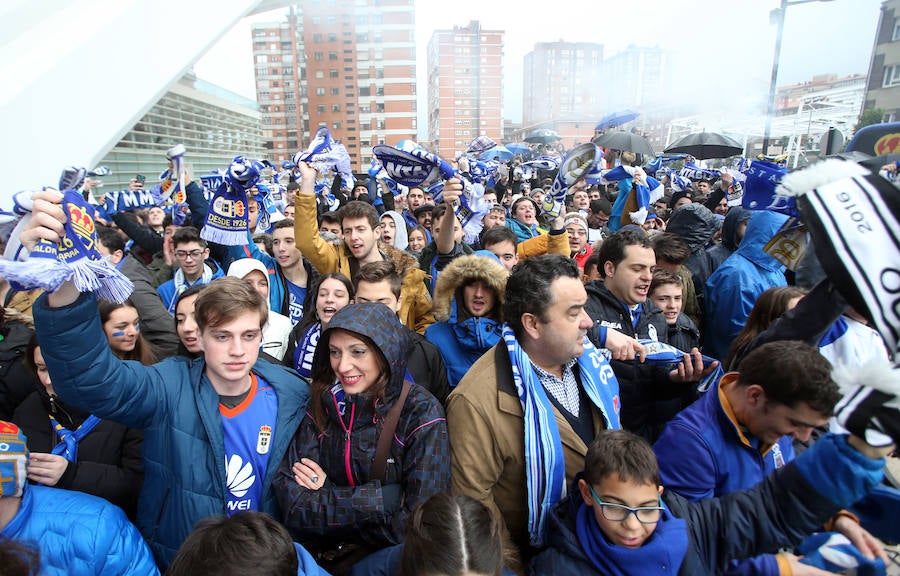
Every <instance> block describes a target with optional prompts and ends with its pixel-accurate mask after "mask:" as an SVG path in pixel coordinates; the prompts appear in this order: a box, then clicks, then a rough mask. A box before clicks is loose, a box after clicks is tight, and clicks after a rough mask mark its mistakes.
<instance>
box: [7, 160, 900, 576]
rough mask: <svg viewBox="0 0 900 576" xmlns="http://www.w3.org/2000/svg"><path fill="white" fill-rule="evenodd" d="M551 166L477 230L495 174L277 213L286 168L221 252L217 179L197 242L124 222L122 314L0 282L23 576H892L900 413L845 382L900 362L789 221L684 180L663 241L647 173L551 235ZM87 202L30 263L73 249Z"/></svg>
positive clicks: (580, 201) (196, 190)
mask: <svg viewBox="0 0 900 576" xmlns="http://www.w3.org/2000/svg"><path fill="white" fill-rule="evenodd" d="M540 152H541V153H544V154H549V155H551V156H552V155H554V154H556V152H555V151H553V150H541V151H540ZM617 156H618V159H617V160H615V161H616V162H620V163H622V164H632V165H637V164H638V163H637V158H636V157H635V156H634V155H633V154H631V153H628V152H625V153H622V154H615V153H613V154H608V157H607V161H608V162H609V163H610V164H612V163H613V162H614V159H615V158H616V157H617ZM524 160H525V159H523V158H522V157H521V156H515V157H513V158H512V159H511V160H509V161H507V162H503V163H501V164H502V165H503V169H502V170H497V172H496V177H495V178H494V179H493V180H492V181H491V182H490V186H487V187H484V188H482V189H481V190H480V191H479V194H480V197H481V198H482V199H483V200H484V201H485V203H486V208H485V210H484V211H483V213H481V214H480V215H479V220H480V224H481V225H480V227H478V228H479V229H478V232H477V234H471V233H470V231H469V230H467V229H466V227H465V226H464V225H463V224H462V223H461V222H460V219H459V218H458V210H457V207H458V205H459V199H460V197H461V196H462V195H463V194H464V193H465V180H467V179H468V178H469V177H470V172H469V170H470V169H473V167H472V166H470V163H469V162H467V161H466V160H465V158H464V157H463V158H460V159H458V161H457V162H456V163H454V168H456V169H457V170H458V177H457V178H452V179H450V180H448V181H446V182H445V183H444V185H443V189H442V190H441V195H440V197H439V199H438V200H439V201H438V202H437V203H435V201H434V198H433V196H432V193H433V192H432V191H430V190H429V189H428V188H419V187H411V188H408V189H404V190H403V191H399V190H394V189H391V188H390V187H389V186H388V185H387V183H385V182H383V181H381V180H379V179H378V178H374V177H373V178H370V179H369V180H367V181H366V182H363V183H357V184H356V185H355V186H346V187H344V188H343V189H342V187H341V179H340V177H339V176H338V175H337V174H336V173H335V174H330V173H322V172H317V171H316V169H315V168H314V167H313V166H311V165H310V164H307V163H305V162H299V163H298V164H297V165H296V167H294V168H293V173H292V175H291V178H290V182H289V183H288V184H287V186H286V189H285V190H284V192H283V194H282V195H281V196H280V197H279V198H278V200H279V201H278V202H276V203H275V205H276V208H277V212H275V213H273V214H271V215H269V216H268V217H266V218H260V214H261V213H265V212H266V209H267V203H268V199H266V200H265V201H264V198H263V196H264V195H269V194H270V189H271V190H277V189H278V188H279V183H278V181H277V180H278V177H277V175H274V176H273V178H274V179H275V181H274V182H273V181H272V180H271V179H270V181H269V182H268V184H267V185H266V184H260V185H259V187H258V188H257V187H254V188H252V189H250V190H249V193H248V196H247V199H246V201H247V213H248V215H249V222H248V228H247V231H246V234H247V240H246V242H245V243H244V244H243V245H237V246H225V245H221V244H216V243H214V242H208V241H207V240H205V239H204V238H203V235H202V234H201V230H202V227H203V226H204V218H205V216H206V211H207V209H208V204H209V200H208V198H207V195H206V194H205V193H204V188H203V186H202V185H201V184H200V183H199V182H197V181H194V182H191V183H190V185H187V186H185V192H186V194H187V197H188V199H187V205H188V206H190V214H188V215H187V217H186V218H183V219H182V218H179V221H183V223H182V225H176V224H174V223H173V214H172V213H171V212H170V213H168V214H167V213H166V211H165V210H163V209H162V208H163V207H157V206H154V207H151V208H149V209H137V210H133V211H118V212H116V213H114V214H110V215H108V217H106V215H105V214H103V213H100V215H99V216H98V217H97V223H96V230H97V238H98V245H97V249H98V251H99V252H100V253H101V255H102V256H103V257H104V259H105V260H106V261H107V262H108V263H109V264H110V265H111V266H114V267H116V268H118V269H119V270H120V271H121V272H123V273H124V274H125V275H126V276H127V277H128V278H129V279H130V280H131V281H132V282H133V284H134V285H135V289H134V292H133V294H132V296H131V298H130V299H128V300H127V301H126V302H124V303H123V304H111V303H109V302H106V301H103V300H98V299H97V298H96V297H95V296H94V295H93V294H90V293H84V292H79V291H78V290H77V289H76V288H75V287H74V286H73V285H72V284H71V283H69V282H67V283H65V284H63V285H62V287H60V288H59V289H57V290H56V291H54V292H49V293H45V294H41V295H39V294H40V292H41V291H39V290H37V291H35V290H30V291H29V290H20V289H18V287H16V286H13V285H11V284H10V283H9V282H7V281H6V280H5V279H2V278H0V296H2V297H3V303H4V308H3V315H2V317H0V333H2V340H0V359H2V364H0V466H2V465H3V462H5V461H6V460H8V461H9V462H11V463H12V468H4V467H0V481H2V488H0V538H2V542H0V549H2V552H0V557H2V558H0V574H5V573H10V574H13V573H16V574H18V573H21V574H28V573H35V574H36V573H42V574H43V573H60V574H113V573H116V574H155V573H158V572H160V571H161V572H164V573H168V574H179V575H180V574H251V573H252V574H355V575H363V574H403V575H412V574H446V575H462V574H485V575H486V574H501V573H516V574H526V573H533V574H661V573H677V574H722V573H732V574H797V575H801V574H822V573H828V572H823V570H826V569H829V568H830V569H834V566H833V565H829V564H828V563H827V561H826V560H822V559H821V557H820V556H817V553H816V552H815V551H812V550H811V551H807V552H804V553H803V554H804V556H803V557H802V558H801V556H800V555H799V554H800V552H799V551H797V554H798V555H794V554H792V553H790V552H787V551H784V549H786V548H788V547H792V546H797V545H799V544H800V542H801V540H803V538H804V537H806V536H808V535H810V534H812V533H814V532H834V533H836V534H838V535H840V536H839V537H841V538H845V539H846V540H843V541H842V542H846V543H847V546H848V547H850V548H853V549H855V550H856V554H855V558H856V561H857V562H858V563H859V564H860V565H870V564H871V565H878V564H879V563H881V564H880V565H881V567H882V569H883V566H884V562H886V561H888V558H887V555H886V553H885V551H884V548H883V546H882V544H881V542H880V541H879V540H878V539H877V538H876V537H875V536H873V535H872V534H871V533H870V532H869V530H867V529H866V526H865V523H863V524H861V523H860V518H859V517H857V516H856V515H854V513H853V512H852V510H853V506H854V505H855V504H856V503H858V502H859V501H861V500H863V499H864V498H866V497H867V495H868V494H869V493H870V492H871V491H872V490H873V489H875V488H876V486H877V485H879V484H880V482H881V480H882V469H883V468H884V466H885V460H884V458H885V456H887V455H888V454H890V453H891V451H892V445H891V444H890V443H884V442H881V443H878V442H872V441H871V437H870V436H868V435H867V431H870V430H871V429H872V427H873V426H874V427H875V428H877V429H878V430H880V431H881V432H885V433H886V434H887V435H888V436H892V434H895V433H896V423H894V424H889V423H888V422H896V420H897V416H896V413H895V412H891V413H885V412H879V413H878V417H877V418H876V417H871V416H872V410H875V408H874V407H872V406H869V405H867V406H868V408H861V407H860V406H861V405H853V406H852V407H850V408H846V407H845V408H844V410H845V411H847V413H848V414H851V416H852V417H850V416H847V414H842V413H841V410H842V408H841V406H843V405H842V404H841V400H842V393H841V392H839V390H838V385H837V384H836V382H835V380H836V379H837V378H836V377H834V376H833V374H832V366H833V365H834V366H836V365H843V366H849V367H851V369H860V368H861V367H863V366H865V365H867V363H869V362H871V361H876V360H880V361H882V362H885V363H886V362H887V360H888V359H889V357H890V354H891V351H890V350H889V349H888V347H886V345H885V343H884V342H883V341H882V339H881V337H880V336H879V333H878V332H877V331H876V330H875V329H873V327H871V326H870V325H869V321H868V319H867V315H866V314H865V313H864V311H860V310H856V309H854V308H853V307H851V306H849V305H848V304H847V302H846V300H845V299H844V297H843V296H842V293H841V290H840V289H839V287H837V286H836V285H835V284H834V283H832V281H831V279H830V278H829V277H828V276H827V275H825V274H824V273H823V272H822V271H821V270H817V269H816V266H815V261H814V259H812V257H811V258H810V259H808V260H807V261H805V262H804V269H803V271H802V272H797V273H796V274H795V273H794V271H790V270H786V268H785V266H784V265H783V263H782V262H781V261H779V260H778V259H776V258H775V257H773V256H772V255H771V254H770V253H769V251H768V250H767V245H768V244H769V242H770V240H772V238H773V237H774V236H775V235H776V233H778V231H779V230H780V229H781V228H782V226H783V225H784V223H785V222H786V221H787V216H784V215H782V214H778V213H776V212H773V211H767V210H748V209H746V208H744V207H742V206H740V205H739V204H740V202H738V203H737V205H735V203H734V202H729V201H728V199H729V198H731V197H733V196H734V194H733V192H734V188H735V180H734V177H733V175H731V174H730V173H728V172H727V171H726V172H723V173H722V174H721V176H720V177H719V178H711V179H709V180H698V181H694V182H692V183H690V185H689V186H684V185H683V184H677V183H675V182H673V181H671V180H670V179H669V178H663V179H662V186H663V187H664V188H665V193H664V195H663V196H662V198H660V199H658V200H656V201H655V202H654V203H653V204H652V206H651V207H650V211H649V213H648V214H647V217H646V219H645V220H644V221H643V223H641V224H636V223H634V222H633V220H631V219H630V218H629V214H628V213H627V211H626V212H624V213H623V212H622V211H621V210H616V209H614V206H615V205H617V204H618V203H617V200H619V199H620V195H622V194H627V193H628V191H629V189H630V187H631V186H632V182H631V181H628V182H627V183H624V184H623V182H622V181H617V182H611V183H609V184H607V183H605V182H602V183H599V184H593V185H591V184H588V183H587V182H586V181H585V180H584V179H582V180H580V181H578V182H576V184H575V185H573V186H571V187H570V188H569V189H568V190H567V193H566V205H565V209H564V210H563V211H562V213H561V214H560V215H559V216H557V217H554V218H549V219H544V218H543V215H542V212H543V210H542V206H544V200H545V196H546V195H547V194H549V193H550V190H551V188H552V186H553V177H554V174H555V173H554V171H553V170H547V171H540V170H538V171H536V172H533V173H530V174H529V173H528V172H527V171H526V172H523V171H522V170H519V169H518V168H519V167H520V166H521V165H522V163H523V162H524ZM472 164H474V161H473V162H472ZM529 175H530V176H531V177H528V176H529ZM142 188H143V182H142V181H141V180H140V179H134V180H132V181H131V184H130V189H131V190H132V191H139V190H141V189H142ZM261 189H262V190H261ZM276 196H277V195H276ZM61 198H62V197H61V195H60V194H59V193H57V192H55V191H53V190H45V191H42V192H39V193H36V194H35V196H34V209H33V211H32V215H31V218H32V220H31V224H30V225H29V226H27V227H26V228H25V229H24V231H22V233H21V235H20V238H19V240H20V241H21V242H22V244H23V245H25V246H26V247H29V248H30V247H32V246H34V244H35V242H37V241H38V240H40V239H46V240H50V241H56V242H58V241H59V240H60V238H61V237H62V236H63V235H64V230H63V223H64V222H65V220H66V217H65V216H64V214H63V212H62V210H61V209H60V200H61ZM100 203H101V204H102V199H100ZM729 204H731V205H729ZM181 216H182V217H183V216H184V215H181ZM895 256H896V254H895ZM869 319H871V318H869ZM657 344H669V345H671V346H672V347H673V349H672V352H671V355H670V357H669V358H668V360H667V361H665V362H663V361H659V360H658V359H657V358H656V357H655V350H656V349H655V345H657ZM701 352H702V353H701ZM720 366H721V367H722V368H725V369H726V370H727V371H728V372H727V373H726V374H725V375H724V376H721V375H720V373H719V372H718V371H717V370H718V369H719V368H720ZM892 379H893V380H892ZM887 381H888V382H893V384H894V385H896V383H897V382H896V381H897V377H896V375H895V374H891V375H890V376H888V377H887ZM898 390H900V388H894V389H893V390H892V393H891V395H889V398H888V399H887V402H888V403H890V398H892V397H893V396H892V395H893V394H897V393H898ZM866 410H869V411H868V412H867V411H866ZM836 413H837V415H838V416H841V422H842V423H843V424H844V426H846V428H847V429H849V432H850V434H849V435H848V434H847V430H843V434H833V433H828V431H827V430H828V427H829V422H831V426H832V429H837V428H838V426H837V425H836V421H835V419H834V417H835V415H836ZM870 417H871V418H870ZM848 418H849V420H850V421H852V422H849V421H848ZM878 418H880V420H879V419H878ZM872 421H876V423H875V424H872ZM893 437H894V439H896V438H897V436H893ZM26 439H27V440H26ZM10 474H12V476H10ZM863 520H864V519H863ZM836 537H837V536H836ZM828 545H834V544H833V542H832V541H829V543H828ZM850 555H851V556H853V554H850ZM826 556H827V555H826ZM29 565H30V568H28V566H29ZM5 566H9V567H10V568H9V570H19V571H11V572H7V571H6V570H7V569H6V568H4V567H5ZM29 570H30V572H29Z"/></svg>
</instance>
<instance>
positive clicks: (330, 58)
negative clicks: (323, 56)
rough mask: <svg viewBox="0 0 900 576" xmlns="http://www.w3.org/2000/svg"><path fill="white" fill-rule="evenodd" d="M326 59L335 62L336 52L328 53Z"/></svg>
mask: <svg viewBox="0 0 900 576" xmlns="http://www.w3.org/2000/svg"><path fill="white" fill-rule="evenodd" d="M328 59H329V60H337V59H338V53H337V52H329V53H328Z"/></svg>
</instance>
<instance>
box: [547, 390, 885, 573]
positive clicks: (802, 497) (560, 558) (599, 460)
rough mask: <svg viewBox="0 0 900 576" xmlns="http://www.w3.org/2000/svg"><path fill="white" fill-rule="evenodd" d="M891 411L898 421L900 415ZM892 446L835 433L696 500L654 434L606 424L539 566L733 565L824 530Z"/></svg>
mask: <svg viewBox="0 0 900 576" xmlns="http://www.w3.org/2000/svg"><path fill="white" fill-rule="evenodd" d="M892 387H896V381H895V382H894V383H892ZM889 396H890V394H889ZM889 418H891V419H892V421H893V422H894V423H896V416H895V415H891V416H889ZM863 419H865V416H863ZM857 432H859V431H857ZM865 437H866V438H869V435H868V433H867V434H866V435H865ZM889 441H890V440H889ZM892 450H893V445H885V446H881V447H875V446H871V445H869V444H867V443H866V441H864V440H863V439H862V435H857V434H851V435H850V436H845V435H835V434H829V435H826V436H824V437H823V439H822V440H820V441H819V442H818V443H816V444H815V445H814V446H813V447H812V448H810V449H809V450H807V451H806V452H805V453H804V454H803V455H801V456H800V457H799V458H797V459H796V460H795V461H794V462H792V463H790V464H788V465H787V466H785V467H784V468H781V469H779V470H777V471H776V472H774V473H773V474H770V475H769V476H768V477H766V479H765V480H764V481H763V482H761V483H760V484H757V485H756V486H755V487H754V488H752V489H751V490H744V491H738V492H733V493H731V494H728V495H727V496H724V497H721V498H712V499H708V500H703V501H701V502H688V501H687V500H685V499H684V498H682V497H680V496H678V495H677V494H675V493H673V492H670V491H666V490H663V486H661V485H660V480H659V469H658V467H657V463H656V457H655V456H654V454H653V450H652V449H651V448H650V445H649V444H647V442H646V441H645V440H643V439H642V438H640V437H639V436H636V435H634V434H632V433H630V432H626V431H624V430H604V431H601V432H599V433H598V434H597V436H596V438H595V440H594V442H593V443H592V444H591V446H590V448H589V449H588V452H587V455H586V456H585V468H584V472H582V473H581V474H579V475H578V476H577V477H576V479H575V481H574V482H573V486H572V489H570V490H569V496H568V498H566V499H564V500H563V501H562V502H560V503H559V504H558V505H557V506H556V507H555V508H554V510H553V511H552V514H551V516H550V519H549V524H548V530H547V533H548V534H549V535H550V538H549V547H548V548H547V549H546V550H544V551H543V552H542V553H541V554H539V555H538V556H537V557H536V558H535V559H534V560H533V561H532V563H531V571H530V573H531V574H535V575H539V574H585V575H592V574H598V575H599V574H604V575H609V574H616V575H629V574H635V575H638V574H683V575H687V574H691V575H698V574H699V575H709V576H712V575H713V574H720V573H723V572H725V571H727V569H728V568H729V566H730V565H731V563H732V561H734V560H737V559H741V558H746V557H749V556H754V555H757V554H759V553H762V552H769V551H772V550H775V549H778V548H779V547H782V546H789V545H796V544H797V543H799V541H800V539H801V538H803V537H804V536H806V535H808V534H810V533H812V532H813V531H816V530H819V529H820V528H821V526H822V525H823V524H824V523H825V521H826V520H828V519H829V518H830V517H831V516H832V515H833V514H834V513H835V512H837V511H838V510H840V508H841V507H842V506H846V505H849V504H851V503H853V502H855V501H857V500H859V499H861V498H862V497H863V496H865V494H866V493H867V492H869V491H870V490H872V489H873V488H874V487H875V486H876V485H877V484H878V482H879V481H880V480H881V478H882V477H883V473H882V469H883V467H884V456H885V455H886V454H888V453H890V451H892ZM790 562H791V567H792V568H793V570H794V573H795V574H799V573H800V572H798V570H800V569H801V567H802V568H805V569H810V568H811V566H804V565H803V564H800V559H799V558H797V557H796V556H792V557H791V559H790ZM782 573H784V572H782ZM804 573H806V572H804Z"/></svg>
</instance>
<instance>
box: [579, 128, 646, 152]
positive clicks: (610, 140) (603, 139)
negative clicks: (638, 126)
mask: <svg viewBox="0 0 900 576" xmlns="http://www.w3.org/2000/svg"><path fill="white" fill-rule="evenodd" d="M594 143H595V144H596V145H597V146H603V147H604V148H612V149H613V150H622V151H623V152H625V151H628V152H634V153H635V154H644V155H645V156H656V154H655V153H654V152H653V146H651V145H650V142H648V141H647V139H646V138H644V137H643V136H638V135H637V134H633V133H631V132H621V131H619V132H607V133H606V134H602V135H600V136H597V137H596V138H594Z"/></svg>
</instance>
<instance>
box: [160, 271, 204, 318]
mask: <svg viewBox="0 0 900 576" xmlns="http://www.w3.org/2000/svg"><path fill="white" fill-rule="evenodd" d="M213 274H214V272H213V269H212V267H211V266H210V265H209V264H203V274H202V275H201V276H200V278H199V279H198V280H196V281H194V283H193V284H190V283H188V281H187V279H186V278H185V277H184V270H182V269H181V268H179V269H178V270H175V274H173V275H172V282H173V283H174V284H175V296H176V298H173V299H172V309H171V310H169V312H172V313H174V312H175V303H176V302H178V298H177V297H178V296H181V294H182V293H183V292H184V291H185V290H187V289H188V288H190V287H191V286H205V285H207V284H209V283H210V282H212V277H213Z"/></svg>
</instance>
